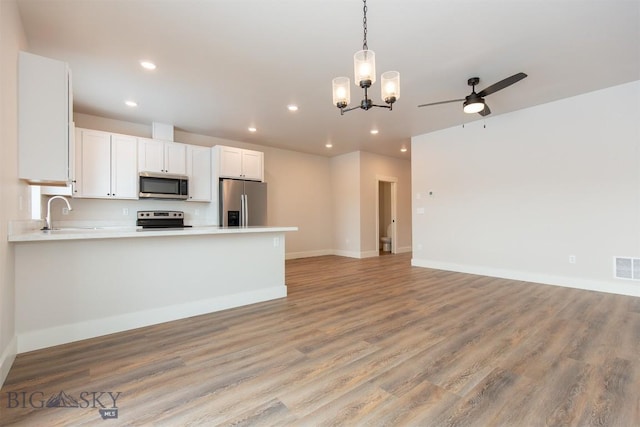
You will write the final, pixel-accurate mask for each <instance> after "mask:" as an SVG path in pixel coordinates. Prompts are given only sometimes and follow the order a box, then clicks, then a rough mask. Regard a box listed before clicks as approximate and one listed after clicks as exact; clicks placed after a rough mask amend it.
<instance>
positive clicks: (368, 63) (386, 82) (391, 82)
mask: <svg viewBox="0 0 640 427" xmlns="http://www.w3.org/2000/svg"><path fill="white" fill-rule="evenodd" d="M363 3H364V7H363V15H364V17H363V19H362V26H363V29H364V40H363V43H362V50H360V51H358V52H356V53H355V54H354V55H353V71H354V75H355V80H354V83H355V84H356V85H357V86H360V87H361V88H362V89H364V99H363V100H362V101H360V105H357V106H355V107H351V108H347V106H348V105H349V102H350V101H351V94H350V83H351V82H350V81H349V77H336V78H335V79H333V82H332V84H333V103H334V104H335V106H336V107H338V108H339V109H340V115H343V114H344V113H345V112H347V111H351V110H355V109H356V108H361V109H363V110H369V109H371V108H372V107H381V108H388V109H389V110H393V103H394V102H396V101H397V100H398V99H400V73H398V72H397V71H387V72H385V73H382V75H381V76H380V80H382V85H381V91H382V100H383V101H384V102H385V103H387V105H377V104H374V103H373V101H372V100H371V99H370V98H369V94H368V90H369V88H370V87H371V85H372V84H374V83H375V82H376V54H375V53H374V52H373V51H372V50H369V47H368V46H367V0H363Z"/></svg>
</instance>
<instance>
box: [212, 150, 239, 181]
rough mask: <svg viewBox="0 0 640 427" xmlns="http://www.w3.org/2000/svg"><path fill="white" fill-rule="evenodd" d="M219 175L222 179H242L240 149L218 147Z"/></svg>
mask: <svg viewBox="0 0 640 427" xmlns="http://www.w3.org/2000/svg"><path fill="white" fill-rule="evenodd" d="M216 149H217V150H219V152H218V153H219V154H218V155H219V159H220V164H219V165H218V168H219V169H218V170H219V175H220V177H224V178H242V149H240V148H235V147H225V146H218V147H217V148H216Z"/></svg>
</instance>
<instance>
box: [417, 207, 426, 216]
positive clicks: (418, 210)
mask: <svg viewBox="0 0 640 427" xmlns="http://www.w3.org/2000/svg"><path fill="white" fill-rule="evenodd" d="M416 213H417V214H418V215H422V214H424V208H418V209H416Z"/></svg>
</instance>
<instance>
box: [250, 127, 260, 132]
mask: <svg viewBox="0 0 640 427" xmlns="http://www.w3.org/2000/svg"><path fill="white" fill-rule="evenodd" d="M257 130H258V129H256V128H254V127H253V126H251V127H249V132H255V131H257Z"/></svg>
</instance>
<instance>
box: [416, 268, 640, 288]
mask: <svg viewBox="0 0 640 427" xmlns="http://www.w3.org/2000/svg"><path fill="white" fill-rule="evenodd" d="M411 265H412V266H415V267H424V268H433V269H436V270H446V271H455V272H458V273H469V274H478V275H481V276H489V277H499V278H502V279H511V280H520V281H524V282H532V283H541V284H544V285H553V286H563V287H566V288H575V289H583V290H587V291H597V292H607V293H610V294H619V295H628V296H632V297H640V286H638V285H637V284H635V285H634V284H629V283H626V282H625V283H611V282H607V281H597V280H589V279H580V278H575V277H566V276H554V275H550V274H540V273H531V272H526V271H516V270H505V269H499V268H490V267H482V266H477V265H463V264H455V263H448V262H442V261H433V260H425V259H415V258H413V259H412V260H411Z"/></svg>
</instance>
